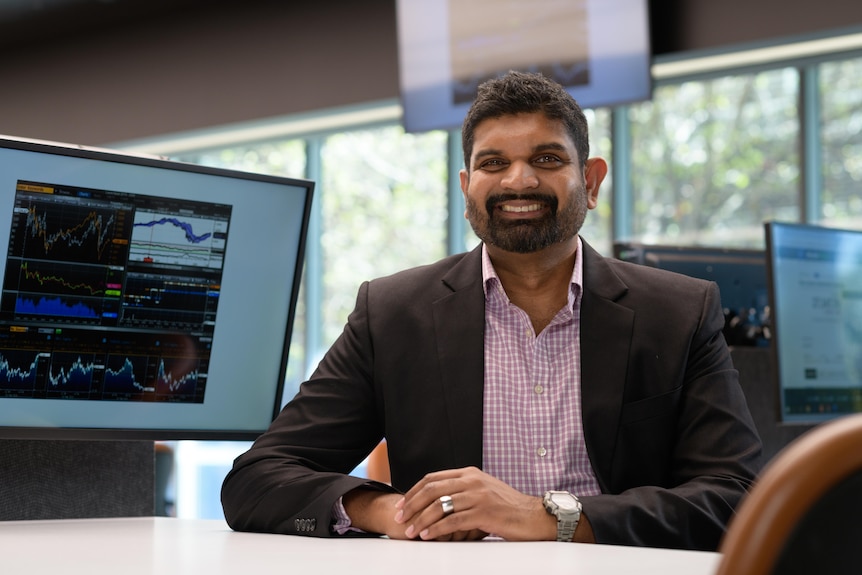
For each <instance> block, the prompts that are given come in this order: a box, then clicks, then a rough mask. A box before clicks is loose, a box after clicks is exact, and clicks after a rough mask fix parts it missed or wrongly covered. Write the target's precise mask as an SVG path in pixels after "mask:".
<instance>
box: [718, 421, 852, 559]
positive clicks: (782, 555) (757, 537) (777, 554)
mask: <svg viewBox="0 0 862 575" xmlns="http://www.w3.org/2000/svg"><path fill="white" fill-rule="evenodd" d="M719 551H720V552H721V553H722V554H723V557H722V559H721V561H720V563H719V567H718V570H717V572H716V575H754V574H757V575H767V574H772V575H787V574H796V573H805V574H806V575H811V573H828V574H830V575H831V574H834V575H843V574H845V573H848V574H849V573H854V574H858V573H862V414H858V415H849V416H844V417H842V418H839V419H837V420H833V421H830V422H827V423H823V424H821V425H820V426H818V427H815V428H814V429H812V430H811V431H809V432H807V433H805V434H804V435H802V436H801V437H799V438H797V439H796V440H794V441H793V442H791V443H790V444H789V445H788V446H787V447H786V448H785V449H783V450H782V451H780V452H779V453H778V454H777V455H776V457H775V458H774V459H773V460H772V461H771V462H770V463H769V464H768V465H767V466H766V468H765V469H764V470H763V472H762V474H761V475H760V477H759V478H758V480H757V482H756V483H755V485H754V487H753V488H752V490H751V492H750V493H749V495H748V496H747V497H746V498H745V499H744V500H743V501H742V503H741V505H740V507H739V510H738V513H737V514H736V516H735V517H734V518H733V519H732V520H731V522H730V525H729V526H728V530H727V533H726V534H725V537H724V539H723V541H722V543H721V546H720V548H719Z"/></svg>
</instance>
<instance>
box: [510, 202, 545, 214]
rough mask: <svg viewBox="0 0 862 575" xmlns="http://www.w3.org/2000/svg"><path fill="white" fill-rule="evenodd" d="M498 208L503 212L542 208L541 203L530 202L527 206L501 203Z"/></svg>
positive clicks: (533, 210) (532, 210) (529, 210)
mask: <svg viewBox="0 0 862 575" xmlns="http://www.w3.org/2000/svg"><path fill="white" fill-rule="evenodd" d="M500 209H501V210H503V211H504V212H535V211H536V210H540V209H542V206H541V204H530V205H529V206H507V205H505V204H504V205H502V206H500Z"/></svg>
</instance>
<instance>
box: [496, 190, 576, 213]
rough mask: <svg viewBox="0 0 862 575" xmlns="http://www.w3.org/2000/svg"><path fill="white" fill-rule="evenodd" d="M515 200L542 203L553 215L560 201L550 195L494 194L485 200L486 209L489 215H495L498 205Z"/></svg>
mask: <svg viewBox="0 0 862 575" xmlns="http://www.w3.org/2000/svg"><path fill="white" fill-rule="evenodd" d="M514 200H521V201H528V202H541V203H543V204H545V205H547V206H548V207H549V208H550V210H551V213H552V214H555V213H557V205H558V204H559V200H557V197H556V196H552V195H548V194H539V193H531V194H494V195H492V196H488V199H487V200H485V209H486V210H488V213H489V214H491V213H493V211H494V208H496V207H497V206H498V205H500V204H502V203H503V202H511V201H514Z"/></svg>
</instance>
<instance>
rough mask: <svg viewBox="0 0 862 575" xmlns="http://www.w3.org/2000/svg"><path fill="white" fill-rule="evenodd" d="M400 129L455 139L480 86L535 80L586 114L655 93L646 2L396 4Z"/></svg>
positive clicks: (438, 0)
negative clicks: (564, 94) (507, 77)
mask: <svg viewBox="0 0 862 575" xmlns="http://www.w3.org/2000/svg"><path fill="white" fill-rule="evenodd" d="M396 13H397V30H398V63H399V82H400V89H401V102H402V107H403V109H404V127H405V129H406V130H407V131H409V132H421V131H427V130H436V129H457V128H458V127H460V126H461V122H462V121H463V119H464V114H465V113H466V111H467V108H468V107H469V106H470V103H471V102H472V101H473V99H474V98H475V96H476V90H477V87H478V85H479V84H480V83H482V82H484V81H485V80H488V79H490V78H493V77H495V76H499V75H501V74H504V73H506V72H508V71H509V70H520V71H522V72H541V73H542V74H544V75H545V76H547V77H549V78H552V79H554V80H556V81H557V82H559V83H560V84H562V85H563V86H565V87H566V88H567V90H568V91H569V93H571V94H572V96H573V97H574V98H575V99H576V100H578V102H579V103H580V105H581V106H582V107H584V108H594V107H598V106H613V105H619V104H624V103H629V102H635V101H640V100H646V99H648V98H649V97H650V95H651V93H652V79H651V76H650V63H651V53H650V50H651V48H650V39H649V16H648V10H647V1H646V0H540V1H535V2H500V1H498V0H421V1H419V0H398V2H397V12H396Z"/></svg>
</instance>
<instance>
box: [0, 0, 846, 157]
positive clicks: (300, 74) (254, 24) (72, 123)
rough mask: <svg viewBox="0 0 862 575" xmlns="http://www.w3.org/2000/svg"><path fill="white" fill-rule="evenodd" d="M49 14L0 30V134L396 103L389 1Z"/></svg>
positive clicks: (826, 19)
mask: <svg viewBox="0 0 862 575" xmlns="http://www.w3.org/2000/svg"><path fill="white" fill-rule="evenodd" d="M36 4H41V5H44V6H50V5H51V2H50V1H47V0H46V1H45V2H42V3H34V4H33V5H34V6H35V5H36ZM57 4H58V5H60V7H59V8H53V9H50V10H49V9H44V10H33V11H32V12H29V13H23V14H16V15H13V16H12V17H10V16H8V15H6V16H5V17H3V18H2V20H0V133H3V134H9V135H15V136H23V137H30V138H42V139H50V140H59V141H66V142H73V143H78V144H85V145H101V144H107V143H112V142H119V141H124V140H130V139H137V138H146V137H151V136H155V135H159V134H167V133H175V132H183V131H188V130H195V129H202V128H206V127H209V126H219V125H224V124H230V123H234V122H245V121H252V120H258V119H264V118H270V117H274V116H282V115H289V114H296V113H302V112H309V111H314V110H319V109H325V108H333V107H342V106H350V105H354V104H361V103H366V102H374V101H379V100H385V99H393V98H397V96H398V61H397V40H396V32H395V0H362V1H361V2H360V1H356V0H328V1H327V2H285V1H283V0H277V1H276V0H243V1H242V2H238V1H236V0H231V1H229V2H228V1H225V0H122V1H119V0H118V1H115V2H102V1H96V0H66V1H65V2H57ZM0 16H2V14H0ZM650 16H651V28H652V33H651V36H652V40H653V45H654V49H655V53H656V54H669V53H676V52H685V51H690V50H700V49H705V48H715V47H720V46H731V45H735V44H740V43H748V42H754V41H758V40H768V39H771V38H781V37H786V36H795V35H799V34H808V33H819V32H823V31H827V30H834V29H845V28H846V27H848V26H852V25H854V24H858V25H862V10H860V9H859V7H858V5H857V2H847V1H846V0H820V1H819V2H818V3H817V4H816V9H812V5H811V3H810V2H806V3H804V4H803V2H802V1H801V0H799V1H797V0H723V1H721V2H716V1H715V0H653V2H652V3H651V6H650Z"/></svg>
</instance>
